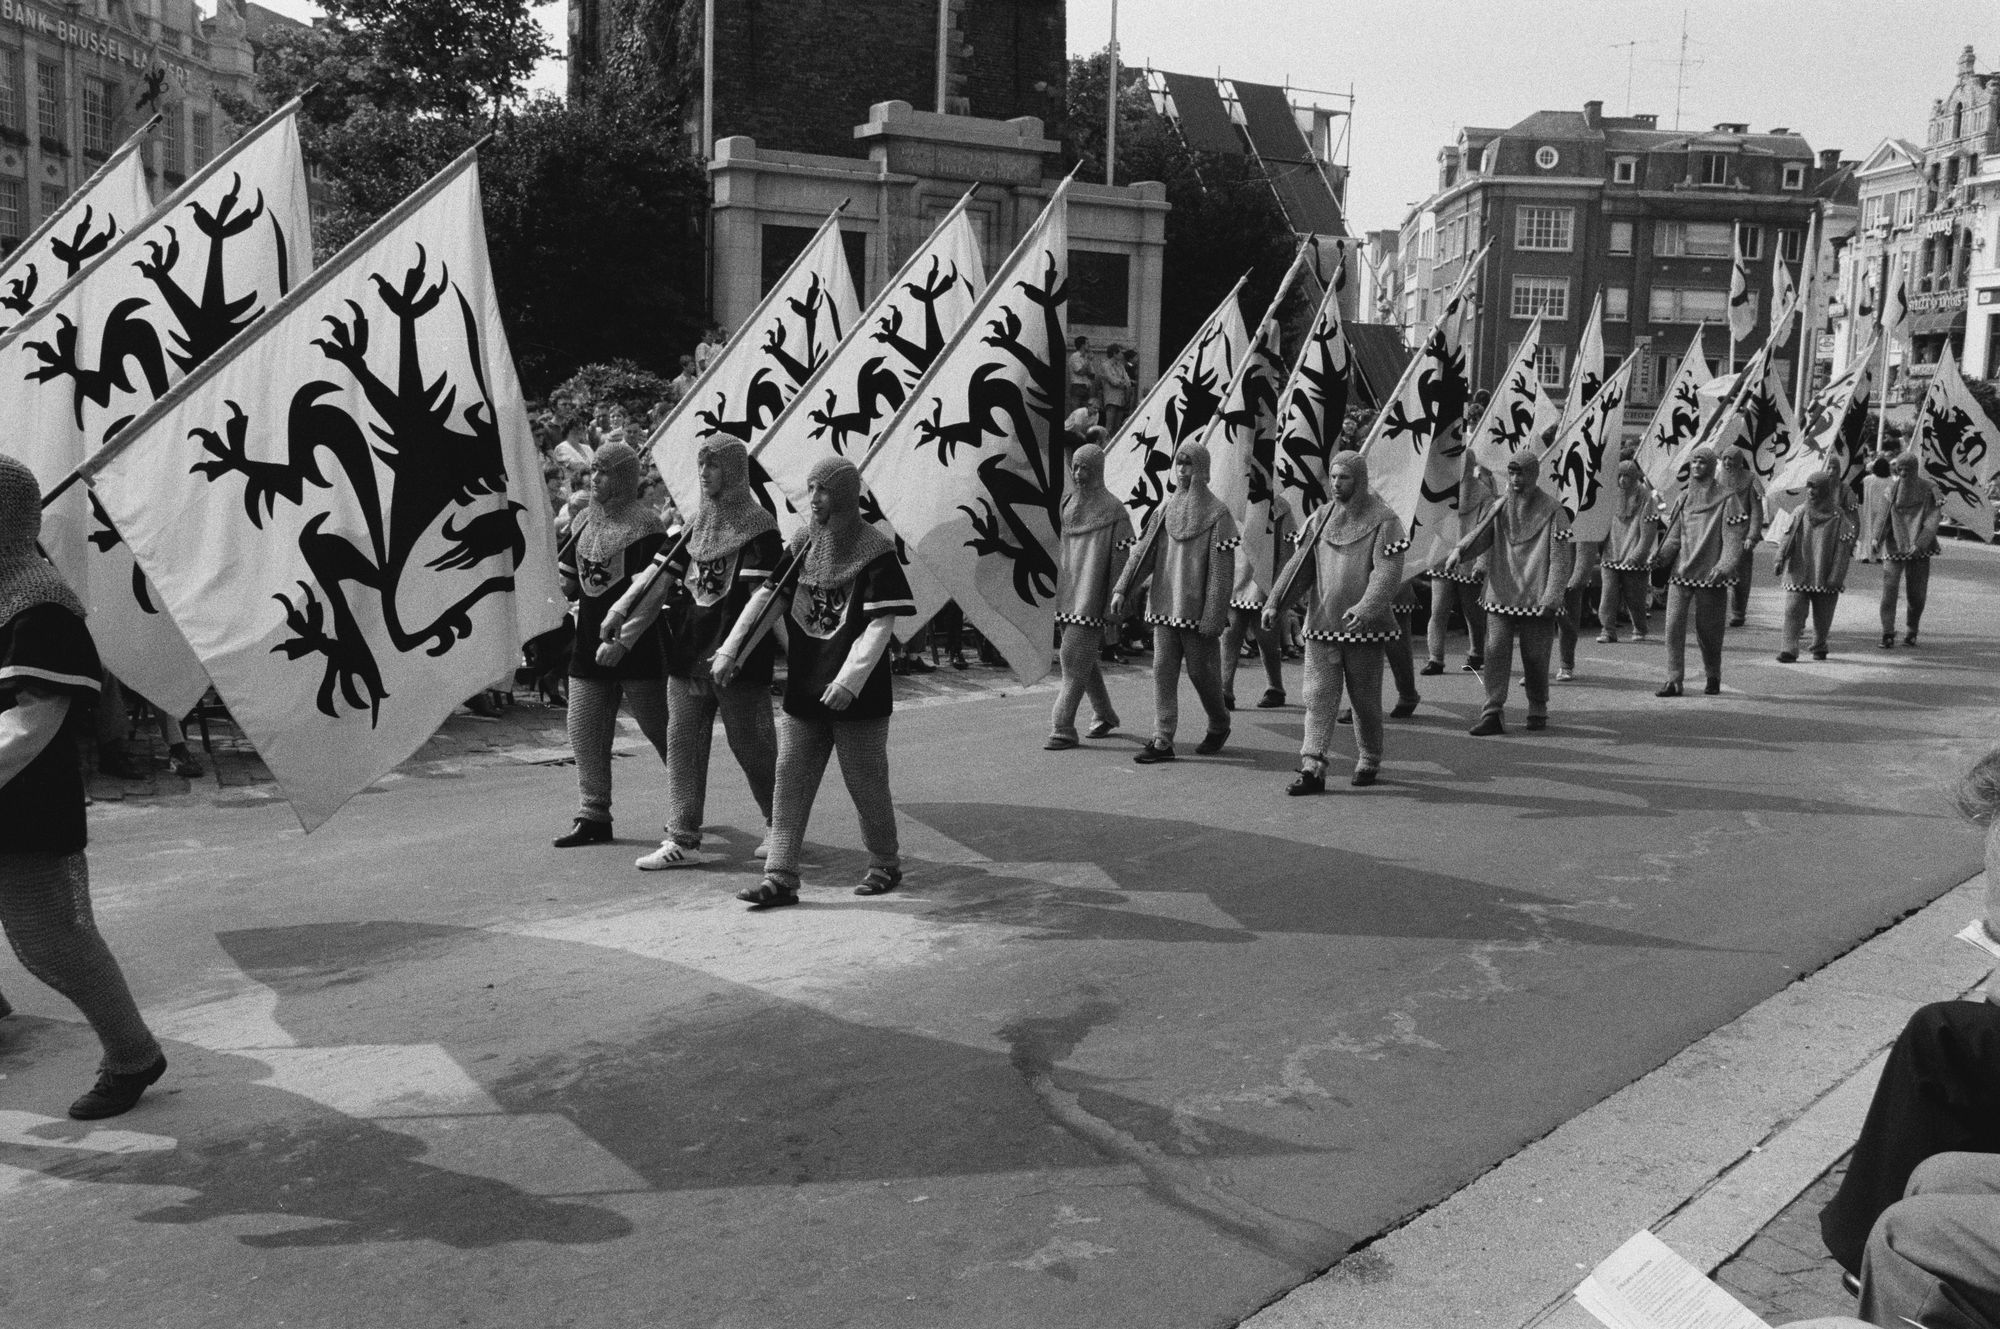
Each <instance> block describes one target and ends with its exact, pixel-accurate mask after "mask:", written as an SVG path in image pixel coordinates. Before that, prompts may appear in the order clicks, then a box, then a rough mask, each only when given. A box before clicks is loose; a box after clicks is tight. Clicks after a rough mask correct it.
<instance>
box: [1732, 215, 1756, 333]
mask: <svg viewBox="0 0 2000 1329" xmlns="http://www.w3.org/2000/svg"><path fill="white" fill-rule="evenodd" d="M1731 256H1732V257H1731V262H1730V264H1729V339H1730V342H1731V343H1732V344H1734V343H1736V342H1743V341H1749V340H1750V334H1751V333H1752V332H1754V331H1755V330H1756V328H1757V292H1756V288H1755V287H1753V286H1752V285H1751V284H1750V264H1749V262H1748V260H1746V259H1745V258H1744V257H1743V228H1742V227H1740V226H1739V227H1737V228H1736V239H1735V241H1734V243H1733V247H1732V249H1731Z"/></svg>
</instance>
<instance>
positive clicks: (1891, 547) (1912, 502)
mask: <svg viewBox="0 0 2000 1329" xmlns="http://www.w3.org/2000/svg"><path fill="white" fill-rule="evenodd" d="M1943 520H1944V500H1943V499H1941V498H1940V497H1938V488H1937V485H1936V483H1935V482H1933V481H1932V480H1931V478H1930V477H1929V476H1927V475H1925V474H1924V473H1923V465H1922V463H1921V462H1920V461H1919V460H1918V458H1917V454H1916V453H1914V452H1904V453H1899V454H1898V455H1897V456H1896V458H1895V460H1893V461H1891V462H1890V463H1889V485H1888V488H1887V490H1886V491H1885V492H1884V494H1883V496H1882V502H1881V504H1880V506H1879V507H1877V508H1876V510H1875V524H1874V526H1873V528H1872V529H1870V531H1869V532H1868V547H1869V551H1870V553H1872V554H1873V555H1874V557H1876V558H1879V559H1881V560H1882V646H1883V649H1885V650H1886V649H1888V648H1889V647H1892V646H1894V645H1895V644H1896V598H1897V593H1898V592H1899V591H1907V592H1908V595H1909V599H1908V602H1907V605H1906V607H1905V609H1904V611H1903V614H1904V618H1903V626H1904V632H1903V645H1905V646H1915V645H1916V644H1917V625H1918V624H1919V623H1921V622H1922V621H1923V617H1924V604H1925V602H1926V601H1927V600H1928V599H1929V598H1930V589H1931V559H1932V557H1933V556H1935V555H1936V553H1937V552H1938V526H1939V524H1940V523H1941V522H1942V521H1943Z"/></svg>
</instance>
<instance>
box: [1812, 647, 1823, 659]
mask: <svg viewBox="0 0 2000 1329" xmlns="http://www.w3.org/2000/svg"><path fill="white" fill-rule="evenodd" d="M1813 659H1815V660H1824V659H1826V647H1824V646H1815V647H1813Z"/></svg>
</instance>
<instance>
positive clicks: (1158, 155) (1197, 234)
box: [1068, 51, 1330, 366]
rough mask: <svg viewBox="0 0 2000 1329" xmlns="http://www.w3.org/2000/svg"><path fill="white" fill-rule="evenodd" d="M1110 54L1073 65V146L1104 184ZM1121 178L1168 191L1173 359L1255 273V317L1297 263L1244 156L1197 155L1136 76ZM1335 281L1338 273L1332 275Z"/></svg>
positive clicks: (1128, 87) (1075, 157) (1250, 295)
mask: <svg viewBox="0 0 2000 1329" xmlns="http://www.w3.org/2000/svg"><path fill="white" fill-rule="evenodd" d="M1109 75H1110V57H1109V55H1108V53H1107V52H1103V51H1100V52H1098V53H1097V54H1095V55H1091V56H1082V57H1077V58H1075V59H1072V60H1071V61H1070V67H1069V85H1068V93H1069V105H1068V115H1069V142H1068V147H1069V151H1070V157H1071V161H1072V162H1073V163H1074V164H1075V165H1076V166H1077V167H1078V168H1079V169H1078V171H1077V178H1078V179H1080V180H1092V181H1101V180H1103V179H1104V148H1105V142H1104V140H1105V110H1106V107H1105V87H1106V83H1107V81H1108V78H1109ZM1119 85H1120V91H1119V97H1118V160H1117V166H1116V174H1115V182H1116V183H1118V184H1121V185H1126V184H1132V183H1134V182H1136V181H1140V180H1158V181H1160V182H1161V183H1163V184H1164V185H1166V187H1167V202H1168V203H1169V204H1171V205H1172V208H1173V210H1172V211H1171V212H1169V213H1168V214H1167V247H1166V254H1165V256H1164V261H1163V268H1164V273H1163V289H1162V291H1161V294H1160V360H1161V364H1162V366H1164V365H1166V364H1168V363H1171V362H1172V360H1173V357H1174V356H1175V355H1177V354H1179V353H1180V349H1181V347H1183V346H1185V345H1186V344H1187V341H1188V339H1189V338H1190V337H1192V336H1193V335H1194V334H1195V331H1196V329H1198V328H1200V327H1201V324H1202V320H1204V319H1206V318H1207V317H1208V316H1209V315H1210V314H1211V313H1213V312H1214V310H1215V307H1216V305H1218V304H1219V303H1221V301H1222V298H1223V297H1224V296H1225V295H1227V294H1229V288H1230V287H1231V286H1233V285H1235V284H1236V279H1237V278H1238V277H1240V276H1242V275H1243V274H1244V272H1245V271H1246V270H1247V271H1248V272H1249V273H1250V280H1249V282H1247V283H1246V284H1245V287H1244V293H1243V307H1244V309H1245V310H1246V311H1247V312H1246V314H1245V317H1246V318H1249V319H1255V318H1256V317H1257V316H1258V313H1259V311H1261V310H1262V309H1263V308H1264V306H1265V305H1267V304H1268V303H1269V302H1270V300H1271V297H1272V296H1273V295H1275V294H1276V293H1277V289H1278V283H1279V282H1280V281H1282V280H1283V279H1284V274H1285V269H1286V268H1288V267H1290V266H1291V262H1292V255H1293V253H1294V252H1295V251H1296V248H1297V240H1296V238H1295V237H1294V236H1293V234H1292V230H1291V227H1290V226H1289V225H1288V224H1287V223H1286V221H1285V215H1284V212H1283V210H1281V209H1280V208H1279V206H1278V200H1277V196H1276V195H1275V194H1273V193H1272V192H1271V186H1270V184H1269V183H1268V182H1267V181H1266V180H1265V179H1264V177H1263V174H1262V173H1261V172H1260V171H1259V170H1258V169H1257V166H1256V163H1255V162H1253V161H1251V160H1249V159H1248V158H1245V157H1232V156H1227V155H1224V154H1222V153H1212V152H1199V153H1198V152H1193V151H1191V150H1189V148H1188V147H1187V145H1186V144H1185V143H1183V142H1182V141H1181V137H1180V134H1179V132H1178V131H1177V130H1176V129H1175V128H1174V126H1173V123H1172V122H1171V121H1170V120H1168V119H1167V118H1166V117H1165V116H1164V115H1161V114H1160V113H1159V112H1158V111H1156V110H1154V109H1153V101H1152V97H1151V95H1150V94H1149V93H1147V91H1146V89H1145V86H1144V83H1143V82H1142V81H1141V80H1140V79H1139V78H1138V77H1136V75H1135V74H1134V72H1133V71H1128V70H1121V71H1120V76H1119ZM1329 275H1330V274H1329Z"/></svg>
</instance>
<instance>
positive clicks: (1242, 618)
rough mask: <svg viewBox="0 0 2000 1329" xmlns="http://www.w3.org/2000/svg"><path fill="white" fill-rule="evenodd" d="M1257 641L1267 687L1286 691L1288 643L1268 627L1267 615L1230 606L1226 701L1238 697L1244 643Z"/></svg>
mask: <svg viewBox="0 0 2000 1329" xmlns="http://www.w3.org/2000/svg"><path fill="white" fill-rule="evenodd" d="M1245 637H1251V638H1254V639H1255V640H1256V642H1257V654H1258V655H1259V656H1260V657H1261V658H1262V661H1263V665H1264V686H1265V687H1267V688H1269V689H1270V690H1271V691H1273V692H1283V691H1284V690H1285V673H1284V665H1283V664H1282V663H1281V662H1282V661H1283V659H1284V655H1285V643H1284V642H1283V641H1282V640H1281V639H1280V638H1279V636H1278V630H1277V629H1276V628H1271V629H1268V630H1267V629H1266V628H1265V627H1264V611H1263V610H1261V609H1245V608H1243V607H1242V606H1240V605H1231V606H1229V626H1228V627H1226V628H1224V629H1223V630H1222V695H1223V697H1224V698H1225V699H1229V698H1233V697H1235V695H1236V666H1237V665H1239V664H1240V663H1242V659H1243V654H1242V653H1243V639H1244V638H1245Z"/></svg>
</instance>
